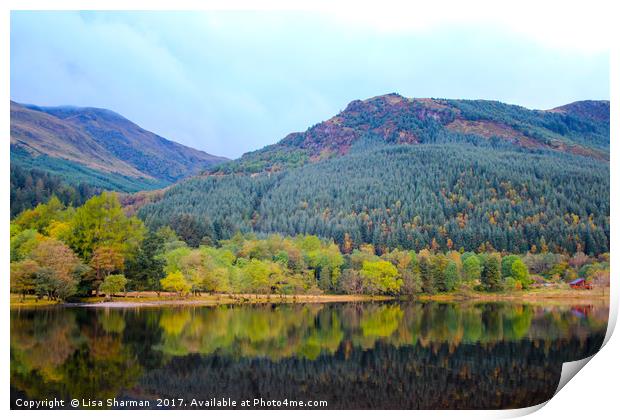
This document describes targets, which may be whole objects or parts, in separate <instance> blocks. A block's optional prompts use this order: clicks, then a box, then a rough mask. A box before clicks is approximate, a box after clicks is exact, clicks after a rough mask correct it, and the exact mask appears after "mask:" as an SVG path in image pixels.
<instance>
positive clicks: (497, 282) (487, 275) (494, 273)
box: [481, 254, 501, 291]
mask: <svg viewBox="0 0 620 420" xmlns="http://www.w3.org/2000/svg"><path fill="white" fill-rule="evenodd" d="M500 265H501V263H500V258H499V256H498V255H497V254H491V255H489V256H488V257H487V259H486V260H485V262H484V268H483V269H482V278H481V280H482V284H483V286H484V287H485V289H487V290H489V291H497V290H499V289H500V288H501V271H500Z"/></svg>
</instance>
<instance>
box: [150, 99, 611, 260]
mask: <svg viewBox="0 0 620 420" xmlns="http://www.w3.org/2000/svg"><path fill="white" fill-rule="evenodd" d="M605 110H607V114H606V116H605ZM608 150H609V103H608V102H604V101H586V102H582V103H575V104H570V105H567V106H565V107H560V108H556V109H554V110H552V111H531V110H527V109H525V108H522V107H517V106H512V105H506V104H501V103H498V102H489V101H452V100H442V101H438V100H409V99H405V98H402V97H400V96H397V95H386V96H384V97H377V98H372V99H370V100H367V101H354V102H352V103H351V104H350V105H349V106H348V107H347V108H346V110H345V111H343V112H342V113H340V114H339V115H338V116H336V117H334V118H332V119H330V120H329V121H327V122H324V123H321V124H318V125H316V126H314V127H312V128H310V129H309V130H308V131H306V132H304V133H294V134H291V135H289V136H287V137H286V138H285V139H284V140H282V141H281V142H280V143H277V144H275V145H273V146H268V147H266V148H264V149H262V150H260V151H257V152H254V153H249V154H246V155H244V156H243V157H242V158H240V159H238V160H236V161H232V162H228V163H226V164H225V165H223V166H220V167H218V168H216V169H214V170H213V171H212V172H211V173H209V174H206V175H205V176H202V177H197V178H194V179H191V180H188V181H186V182H182V183H180V184H179V185H177V186H174V187H172V188H170V189H169V190H168V191H167V192H166V193H165V194H163V195H162V198H161V199H160V200H159V201H157V202H154V203H150V204H147V205H145V206H144V207H143V208H141V209H140V211H139V213H138V215H139V216H140V217H141V218H142V219H143V220H145V222H146V223H147V225H149V226H152V227H160V226H164V225H170V226H172V227H173V228H174V229H175V230H176V231H177V233H179V234H180V235H181V236H182V238H183V239H184V240H186V241H187V242H188V243H190V244H192V245H194V246H196V245H198V244H199V243H201V241H202V242H205V241H206V242H213V241H217V240H221V239H227V238H229V237H231V236H232V235H233V234H234V233H235V232H236V231H238V230H240V231H242V232H251V231H254V232H258V233H274V232H277V233H282V234H286V235H296V234H316V235H319V236H322V237H325V238H331V239H334V240H335V241H336V242H337V243H338V244H339V245H340V247H341V249H342V250H343V251H345V252H347V251H349V250H351V249H355V248H356V247H357V246H359V245H360V244H363V243H372V244H374V245H375V246H377V247H378V248H379V249H380V250H382V251H385V250H387V249H394V248H396V247H401V248H405V249H415V250H420V249H423V248H427V247H428V248H433V249H442V250H449V249H456V250H458V249H461V248H462V249H464V250H486V249H491V250H492V249H494V250H499V251H507V252H519V253H523V252H526V251H528V250H536V249H538V250H541V249H542V250H551V251H554V252H568V253H574V252H578V251H583V252H586V253H588V254H600V253H603V252H606V251H608V249H609V163H608V160H607V157H608Z"/></svg>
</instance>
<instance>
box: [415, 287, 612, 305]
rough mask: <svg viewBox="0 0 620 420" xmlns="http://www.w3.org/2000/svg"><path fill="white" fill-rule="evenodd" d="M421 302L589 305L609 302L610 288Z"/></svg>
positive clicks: (468, 294)
mask: <svg viewBox="0 0 620 420" xmlns="http://www.w3.org/2000/svg"><path fill="white" fill-rule="evenodd" d="M416 299H417V300H420V301H433V302H460V301H482V302H504V301H505V302H515V303H552V302H561V303H582V302H584V303H587V302H596V303H601V302H609V288H606V289H605V290H601V289H593V290H574V289H542V288H541V289H531V290H512V291H508V292H476V291H465V292H458V291H457V292H452V293H438V294H433V295H419V296H417V297H416Z"/></svg>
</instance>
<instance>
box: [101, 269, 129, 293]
mask: <svg viewBox="0 0 620 420" xmlns="http://www.w3.org/2000/svg"><path fill="white" fill-rule="evenodd" d="M125 285H127V279H126V278H125V276H124V275H122V274H110V275H109V276H107V277H106V278H105V280H104V281H103V283H101V286H99V290H100V291H101V292H103V293H105V294H106V296H107V297H112V296H113V295H114V294H116V293H120V292H122V291H123V290H125Z"/></svg>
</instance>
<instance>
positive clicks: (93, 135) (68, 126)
mask: <svg viewBox="0 0 620 420" xmlns="http://www.w3.org/2000/svg"><path fill="white" fill-rule="evenodd" d="M11 157H12V161H13V163H16V164H21V165H22V166H26V167H36V168H38V169H42V170H48V171H49V172H52V173H58V174H60V175H64V176H67V177H72V178H74V179H75V180H77V181H86V182H91V183H93V182H94V183H96V184H98V186H102V187H107V188H109V189H120V190H127V191H129V190H137V189H144V188H148V187H149V186H150V187H151V188H152V187H161V186H163V185H167V184H170V183H171V182H175V181H177V180H179V179H181V178H184V177H187V176H190V175H192V174H196V173H198V172H200V171H202V170H205V169H207V168H209V167H210V166H212V165H214V164H216V163H221V162H223V161H225V160H226V159H224V158H220V157H216V156H212V155H209V154H207V153H205V152H202V151H199V150H195V149H192V148H190V147H187V146H183V145H181V144H178V143H175V142H172V141H170V140H167V139H164V138H163V137H160V136H158V135H156V134H153V133H151V132H149V131H146V130H144V129H142V128H140V127H138V126H137V125H136V124H134V123H132V122H131V121H129V120H127V119H126V118H124V117H122V116H120V115H118V114H116V113H114V112H112V111H108V110H105V109H98V108H77V107H37V106H33V105H21V104H18V103H15V102H11ZM107 178H109V181H110V182H107ZM106 183H107V184H109V185H105V184H106ZM123 184H125V185H123Z"/></svg>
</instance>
